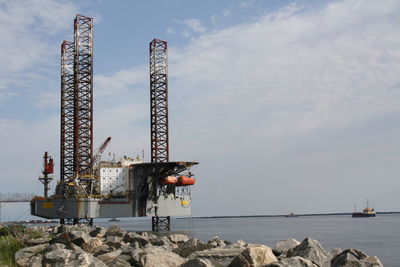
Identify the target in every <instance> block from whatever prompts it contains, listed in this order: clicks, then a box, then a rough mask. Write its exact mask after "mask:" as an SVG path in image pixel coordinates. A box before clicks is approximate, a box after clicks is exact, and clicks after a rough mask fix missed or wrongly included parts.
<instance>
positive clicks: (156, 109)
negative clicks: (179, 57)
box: [150, 39, 169, 162]
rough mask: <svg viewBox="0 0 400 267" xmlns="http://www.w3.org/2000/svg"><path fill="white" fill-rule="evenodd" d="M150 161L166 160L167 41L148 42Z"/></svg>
mask: <svg viewBox="0 0 400 267" xmlns="http://www.w3.org/2000/svg"><path fill="white" fill-rule="evenodd" d="M150 102H151V107H150V109H151V125H150V126H151V162H168V160H169V146H168V54H167V42H166V41H162V40H158V39H154V40H153V41H151V42H150Z"/></svg>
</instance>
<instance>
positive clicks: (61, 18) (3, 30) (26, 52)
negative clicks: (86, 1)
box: [0, 0, 76, 95]
mask: <svg viewBox="0 0 400 267" xmlns="http://www.w3.org/2000/svg"><path fill="white" fill-rule="evenodd" d="M75 13H76V6H75V5H74V4H72V3H61V2H57V1H54V0H39V1H35V2H34V3H33V2H31V1H25V0H17V1H1V2H0V35H1V36H2V42H1V44H0V61H1V62H3V64H2V65H1V66H0V79H1V81H0V95H1V94H8V92H7V91H8V88H9V87H10V86H11V85H13V84H15V83H18V81H19V80H20V79H21V76H23V75H24V74H23V72H26V71H28V69H29V68H31V67H33V66H35V65H36V64H40V63H45V62H48V59H49V56H51V55H52V54H53V53H55V52H58V51H59V49H57V48H58V47H59V46H54V47H53V46H52V47H50V46H49V43H50V42H51V41H50V40H51V36H53V35H54V34H56V33H59V32H60V31H61V30H63V29H66V28H70V29H71V28H72V22H71V21H72V18H73V16H74V14H75ZM71 35H72V34H71ZM5 63H6V64H5ZM1 91H3V92H2V93H1ZM5 91H6V92H5Z"/></svg>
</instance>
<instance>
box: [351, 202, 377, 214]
mask: <svg viewBox="0 0 400 267" xmlns="http://www.w3.org/2000/svg"><path fill="white" fill-rule="evenodd" d="M351 217H353V218H359V217H376V212H375V209H373V208H370V207H368V199H367V207H366V208H365V209H363V211H362V212H357V211H356V208H355V207H354V212H353V213H352V214H351Z"/></svg>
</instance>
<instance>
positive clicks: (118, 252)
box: [97, 250, 122, 264]
mask: <svg viewBox="0 0 400 267" xmlns="http://www.w3.org/2000/svg"><path fill="white" fill-rule="evenodd" d="M121 252H122V250H114V251H112V252H109V253H106V254H102V255H100V256H98V257H97V258H98V259H99V260H101V261H102V262H104V263H106V264H109V263H110V262H111V261H113V260H115V259H116V258H117V257H118V256H119V255H121Z"/></svg>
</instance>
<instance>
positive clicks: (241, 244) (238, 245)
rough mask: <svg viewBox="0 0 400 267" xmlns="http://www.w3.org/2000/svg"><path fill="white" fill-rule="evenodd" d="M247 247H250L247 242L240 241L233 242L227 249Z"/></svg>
mask: <svg viewBox="0 0 400 267" xmlns="http://www.w3.org/2000/svg"><path fill="white" fill-rule="evenodd" d="M247 245H248V243H246V242H245V241H243V240H238V241H236V242H233V243H231V244H229V245H227V246H226V247H227V248H244V247H247Z"/></svg>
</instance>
